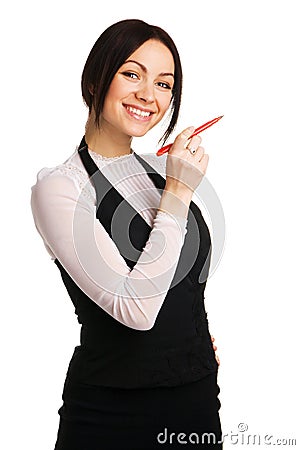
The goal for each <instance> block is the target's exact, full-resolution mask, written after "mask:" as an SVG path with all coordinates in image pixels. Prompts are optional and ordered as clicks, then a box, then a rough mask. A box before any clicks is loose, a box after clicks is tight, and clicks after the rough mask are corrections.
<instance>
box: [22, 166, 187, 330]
mask: <svg viewBox="0 0 300 450" xmlns="http://www.w3.org/2000/svg"><path fill="white" fill-rule="evenodd" d="M167 197H168V195H167V196H164V197H163V198H162V203H161V205H160V206H161V207H162V210H159V211H158V212H157V215H156V217H155V218H154V221H153V227H152V231H151V232H150V236H149V239H148V241H147V243H146V245H145V247H144V249H143V252H142V253H141V255H140V257H139V259H138V261H137V263H136V265H135V266H134V268H133V269H132V270H130V268H129V267H128V266H127V264H126V262H125V260H124V259H123V257H122V256H121V254H120V252H119V250H118V248H117V246H116V245H115V243H114V241H113V240H112V239H111V238H110V236H109V235H108V234H107V232H106V230H105V229H104V227H103V226H102V225H101V223H100V222H99V221H98V220H97V219H96V217H95V215H96V211H95V207H94V206H93V205H92V203H91V202H88V201H87V200H86V198H85V197H83V196H82V195H80V190H79V189H78V187H77V185H76V183H75V182H74V180H73V179H72V178H71V177H68V176H65V175H63V174H59V173H55V172H54V173H52V174H50V175H46V176H44V177H43V178H41V179H38V181H37V183H36V185H35V186H33V188H32V199H31V205H32V212H33V216H34V220H35V224H36V227H37V229H38V232H39V233H40V235H41V237H42V238H43V241H44V243H45V246H46V247H47V249H48V251H49V252H50V254H51V255H52V257H53V258H57V259H58V260H59V261H60V263H61V264H62V265H63V266H64V268H65V269H66V271H67V272H68V273H69V275H70V276H71V277H72V279H73V280H74V281H75V283H76V284H77V285H78V286H79V287H80V289H82V291H83V292H85V294H86V295H87V296H88V297H90V298H91V300H93V301H94V302H95V303H96V304H97V305H98V306H100V307H101V308H103V309H104V310H105V311H106V312H107V313H108V314H110V315H111V316H112V317H114V318H115V319H116V320H118V321H119V322H121V323H123V324H124V325H126V326H128V327H130V328H134V329H137V330H149V329H151V328H152V327H153V325H154V323H155V320H156V317H157V315H158V313H159V310H160V308H161V306H162V304H163V301H164V299H165V296H166V294H167V292H168V289H169V287H170V285H171V282H172V279H173V277H174V274H175V270H176V267H177V264H178V260H179V256H180V252H181V249H182V246H183V242H184V236H185V234H186V223H187V220H186V217H185V215H184V216H183V217H179V216H176V214H175V212H176V211H174V214H175V215H173V206H174V195H171V196H170V200H169V201H168V198H167Z"/></svg>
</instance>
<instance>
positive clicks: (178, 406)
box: [31, 20, 222, 450]
mask: <svg viewBox="0 0 300 450" xmlns="http://www.w3.org/2000/svg"><path fill="white" fill-rule="evenodd" d="M181 87H182V72H181V63H180V58H179V55H178V52H177V49H176V46H175V44H174V42H173V41H172V39H171V38H170V36H169V35H168V34H167V33H166V32H165V31H164V30H162V29H161V28H159V27H157V26H154V25H149V24H147V23H145V22H143V21H141V20H124V21H121V22H118V23H116V24H113V25H112V26H111V27H109V28H108V29H107V30H105V31H104V33H102V35H101V36H100V37H99V39H98V40H97V41H96V43H95V44H94V46H93V48H92V50H91V52H90V54H89V56H88V58H87V61H86V64H85V67H84V70H83V74H82V95H83V99H84V101H85V103H86V105H87V106H88V108H89V115H88V120H87V123H86V132H85V135H84V136H83V138H82V141H81V143H80V145H79V147H77V148H76V150H75V152H74V153H73V154H72V155H71V156H70V157H69V159H68V160H67V161H65V162H64V163H63V164H60V165H58V166H56V167H54V168H51V169H46V168H44V169H42V170H41V171H40V172H39V173H38V177H37V178H38V179H37V182H36V184H35V185H34V186H33V187H32V203H31V204H32V212H33V216H34V220H35V224H36V227H37V230H38V232H39V234H40V235H41V237H42V239H43V242H44V244H45V247H46V249H47V251H48V253H49V255H50V256H51V258H52V259H53V260H54V262H55V264H56V265H57V267H58V269H59V271H60V273H61V277H62V280H63V283H64V285H65V287H66V289H67V292H68V294H69V296H70V298H71V301H72V302H73V304H74V307H75V313H76V315H77V319H78V322H79V323H80V324H81V332H80V345H79V346H76V347H75V349H74V353H73V355H72V358H71V360H70V363H69V367H68V371H67V375H66V380H65V384H64V388H63V394H62V399H63V404H62V406H61V407H60V408H59V411H58V412H59V415H60V422H59V429H58V434H57V441H56V444H55V450H99V449H103V450H108V449H127V450H134V449H139V450H141V449H143V450H146V449H154V448H160V446H161V435H162V433H165V430H167V431H168V435H169V433H171V435H172V436H175V435H176V436H179V438H180V442H179V441H178V442H177V444H178V446H177V444H176V442H174V440H173V442H172V443H170V444H171V446H172V448H173V449H174V448H181V443H182V435H183V434H185V435H191V433H193V434H194V435H195V434H197V436H198V442H199V444H198V447H199V446H200V447H202V448H205V449H208V448H211V449H220V448H222V444H221V443H220V441H221V425H220V419H219V412H218V411H219V408H220V402H219V399H218V394H219V387H218V384H217V374H218V363H217V358H216V355H215V350H216V347H215V346H214V345H213V339H212V338H211V336H210V333H209V327H208V320H207V314H206V311H205V306H204V291H205V286H206V280H207V276H208V270H209V265H210V256H211V239H210V234H209V230H208V227H207V225H206V223H205V221H204V219H203V216H202V214H201V211H200V209H199V207H198V206H197V205H196V204H195V203H194V202H193V201H192V195H193V192H194V190H195V189H196V187H197V186H198V185H199V183H200V182H201V180H202V178H203V175H204V174H205V171H206V167H207V164H208V156H207V155H206V154H205V152H204V149H203V148H202V147H200V143H201V138H200V137H199V136H195V137H193V138H191V139H189V136H190V134H191V131H192V129H193V127H189V128H187V129H186V130H183V131H182V132H181V133H180V134H179V135H178V136H177V137H176V139H175V142H174V144H173V145H172V148H171V149H170V151H169V152H168V155H167V157H165V156H164V157H163V158H159V159H158V160H157V157H156V155H148V156H147V157H141V156H139V155H138V154H137V153H135V152H134V151H133V149H132V147H131V145H132V139H133V137H141V136H144V135H145V134H146V133H147V132H148V131H149V130H151V129H152V128H153V127H154V126H155V125H156V124H158V123H159V122H160V121H161V120H162V118H163V117H164V116H165V115H166V113H168V112H169V114H170V118H169V124H168V126H167V129H166V131H165V133H164V135H163V136H162V138H161V141H163V142H165V141H166V139H167V138H168V137H169V135H170V134H171V132H172V131H173V129H174V127H175V125H176V123H177V119H178V114H179V107H180V101H181ZM158 161H159V162H158ZM154 167H156V168H157V169H158V171H156V170H155V169H154ZM159 172H162V173H164V172H165V173H166V176H165V178H164V176H162V175H161V174H159ZM200 280H201V281H200ZM208 434H209V436H210V444H209V443H208V442H207V436H208ZM202 435H203V443H201V442H202ZM218 441H219V443H218ZM185 445H186V448H194V445H193V443H191V445H190V444H189V443H185ZM192 445H193V446H192ZM46 446H47V445H46Z"/></svg>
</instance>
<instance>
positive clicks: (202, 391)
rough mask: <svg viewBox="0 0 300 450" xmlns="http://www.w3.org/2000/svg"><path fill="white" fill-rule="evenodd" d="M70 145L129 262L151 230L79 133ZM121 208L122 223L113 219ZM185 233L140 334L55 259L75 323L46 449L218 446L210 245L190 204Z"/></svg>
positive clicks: (159, 181)
mask: <svg viewBox="0 0 300 450" xmlns="http://www.w3.org/2000/svg"><path fill="white" fill-rule="evenodd" d="M78 151H79V155H80V158H81V161H82V164H83V166H84V167H85V169H86V171H87V173H88V174H89V176H90V180H91V182H92V183H93V185H94V187H95V190H96V196H97V219H98V220H99V221H100V222H101V224H102V225H103V226H104V227H105V229H106V231H107V232H108V233H109V235H110V237H111V238H112V239H113V240H114V241H115V243H116V245H117V246H118V248H119V251H120V253H121V255H122V256H123V258H124V260H125V261H126V263H127V264H128V266H129V267H130V268H133V267H134V265H135V264H136V261H137V259H138V256H139V254H140V253H141V252H142V250H143V247H144V246H145V244H146V242H147V240H148V238H149V234H150V232H151V228H150V226H149V225H148V224H147V223H146V222H145V220H144V219H143V218H142V216H140V215H139V214H138V213H137V212H136V211H135V210H134V209H133V208H132V207H131V205H130V204H129V203H128V202H127V201H126V200H125V199H124V198H123V197H122V196H121V195H120V193H119V192H118V191H117V190H116V189H115V188H114V187H113V186H112V185H111V184H110V182H109V181H108V179H107V178H106V177H105V176H104V175H103V174H102V172H101V171H100V170H99V169H98V167H97V166H96V164H95V162H94V161H93V159H92V158H91V156H90V154H89V152H88V148H87V145H86V142H85V138H84V137H83V139H82V141H81V144H80V146H79V150H78ZM134 157H136V158H137V159H138V161H139V163H140V164H141V165H142V166H143V168H144V169H145V170H146V172H147V174H148V176H149V177H150V178H151V180H152V181H153V183H154V185H155V186H156V187H157V189H159V190H163V189H164V186H165V180H164V178H163V177H162V176H161V175H160V174H158V173H157V172H156V171H155V170H154V169H153V168H152V167H151V166H150V165H149V164H148V163H147V162H146V161H145V160H144V159H143V158H142V157H141V156H139V155H137V154H136V153H134ZM120 205H122V206H123V209H122V212H123V216H122V219H124V220H122V223H121V224H120V223H115V222H114V224H113V221H112V219H113V216H114V212H115V211H116V208H118V207H120ZM113 227H115V228H116V227H117V230H116V229H114V230H113ZM128 230H129V231H128ZM187 230H188V231H187V234H186V236H185V242H184V245H183V248H182V252H181V255H180V258H179V262H178V266H177V269H176V272H175V275H174V279H173V281H174V280H175V281H176V279H178V281H177V282H176V283H172V285H171V287H170V289H169V291H168V293H167V296H166V298H165V301H164V303H163V305H162V307H161V310H160V312H159V314H158V317H157V319H156V322H155V325H154V326H153V328H151V330H147V331H140V330H134V329H131V328H129V327H126V326H125V325H123V324H121V323H119V322H118V321H116V320H115V319H114V318H112V317H111V316H110V315H109V314H107V313H106V312H105V311H104V310H102V309H101V308H100V307H99V306H98V305H96V304H95V303H94V302H93V301H92V300H91V299H89V298H88V297H87V296H86V295H85V294H84V293H83V292H82V291H81V290H80V288H79V287H78V286H77V285H76V284H75V282H74V281H73V280H72V278H71V277H70V275H69V274H68V273H67V272H66V270H65V269H64V267H63V266H62V264H61V263H60V262H59V261H58V260H57V259H56V260H55V263H56V265H57V266H58V268H59V270H60V272H61V276H62V280H63V282H64V284H65V286H66V288H67V291H68V293H69V295H70V298H71V300H72V302H73V304H74V306H75V313H76V314H77V316H78V322H79V323H80V324H81V333H80V345H79V346H77V347H75V349H74V353H73V355H72V358H71V361H70V364H69V367H68V371H67V375H66V380H65V384H64V389H63V394H62V399H63V405H62V406H61V407H60V408H59V410H58V413H59V416H60V421H59V428H58V433H57V441H56V444H55V450H109V449H120V450H125V449H126V450H134V449H138V450H146V449H156V448H173V449H175V448H178V449H182V448H191V449H195V448H202V449H221V448H222V444H221V439H222V432H221V424H220V418H219V408H220V401H219V399H218V394H219V391H220V389H219V386H218V384H217V374H218V365H217V362H216V360H215V354H214V350H213V347H212V343H211V339H210V334H209V329H208V321H207V314H206V311H205V307H204V290H205V285H206V278H207V274H208V269H209V263H210V255H211V241H210V235H209V231H208V228H207V226H206V223H205V221H204V219H203V216H202V214H201V211H200V209H199V208H198V207H197V206H196V205H195V203H194V202H191V205H190V210H189V215H188V224H187ZM122 232H128V233H129V237H130V241H131V243H132V245H133V247H134V248H135V249H136V250H137V252H136V253H135V255H134V256H130V257H129V256H128V254H126V252H124V249H123V248H122V245H123V244H122V242H124V236H122ZM118 239H119V240H118ZM195 242H197V243H198V244H199V245H198V248H197V249H196V254H195ZM190 259H191V260H192V263H191V261H189V260H190ZM187 263H188V264H190V266H191V268H190V269H189V270H188V271H187V270H186V268H187V267H189V265H188V264H187ZM185 273H186V274H185ZM182 274H185V275H184V276H183V275H182Z"/></svg>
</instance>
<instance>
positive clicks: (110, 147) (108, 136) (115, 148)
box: [85, 113, 132, 158]
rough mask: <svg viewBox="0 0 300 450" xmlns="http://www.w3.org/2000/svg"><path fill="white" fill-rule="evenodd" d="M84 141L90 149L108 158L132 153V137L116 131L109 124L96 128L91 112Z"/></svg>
mask: <svg viewBox="0 0 300 450" xmlns="http://www.w3.org/2000/svg"><path fill="white" fill-rule="evenodd" d="M85 141H86V143H87V145H88V148H89V149H90V150H92V151H93V152H95V153H98V154H100V155H102V156H105V157H108V158H112V157H115V156H122V155H128V154H130V153H132V150H131V141H132V137H130V136H125V135H124V134H118V133H116V131H115V130H112V129H110V126H109V124H105V126H100V129H99V128H97V127H96V126H95V124H94V115H93V114H92V113H91V114H90V116H89V118H88V121H87V123H86V127H85Z"/></svg>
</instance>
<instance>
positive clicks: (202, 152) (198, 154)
mask: <svg viewBox="0 0 300 450" xmlns="http://www.w3.org/2000/svg"><path fill="white" fill-rule="evenodd" d="M204 153H205V150H204V148H203V147H201V146H199V147H198V150H197V158H198V159H199V161H200V159H201V158H202V156H203V155H204Z"/></svg>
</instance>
